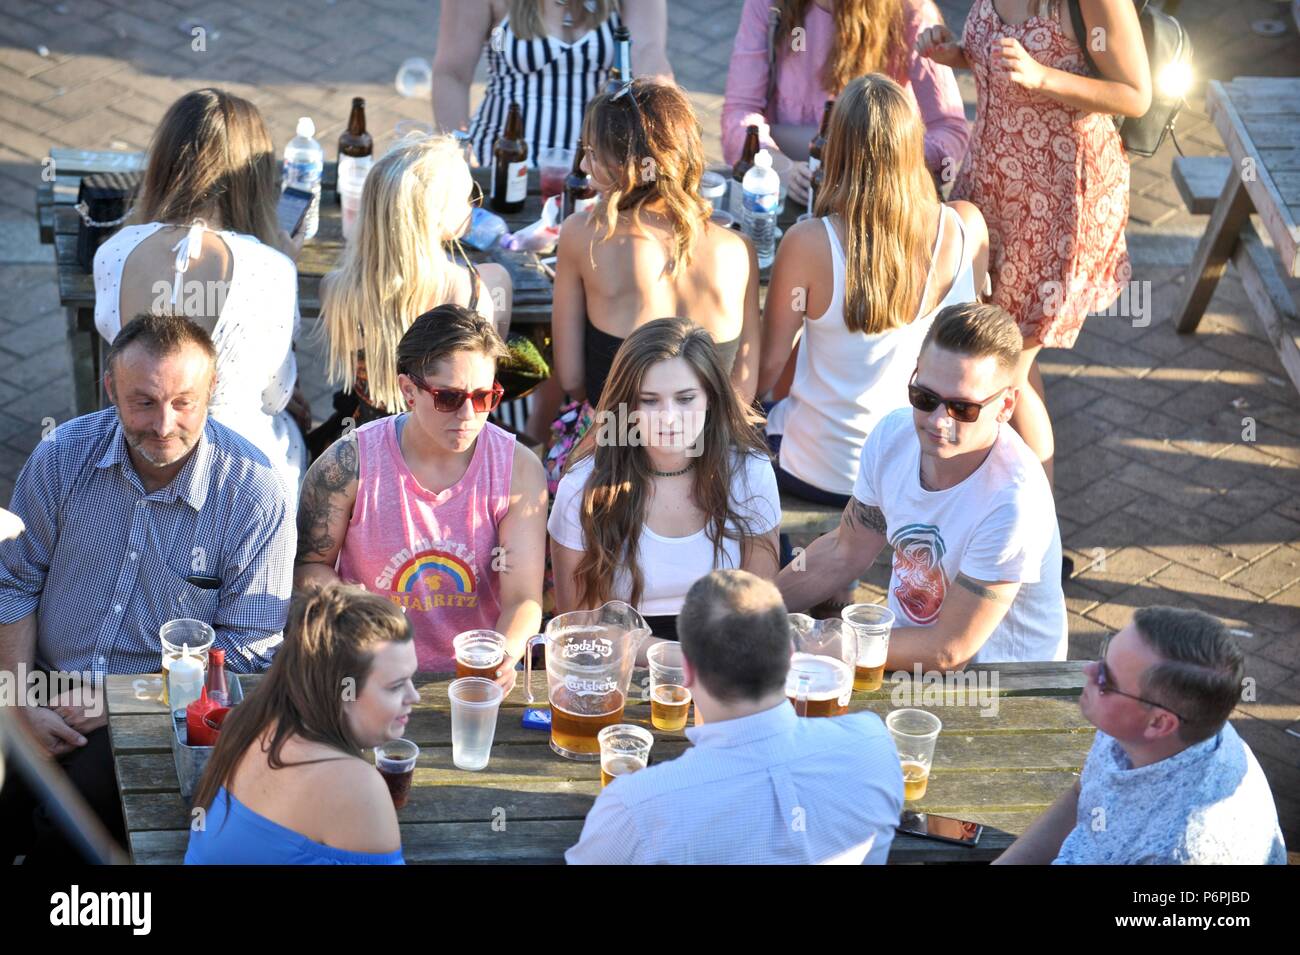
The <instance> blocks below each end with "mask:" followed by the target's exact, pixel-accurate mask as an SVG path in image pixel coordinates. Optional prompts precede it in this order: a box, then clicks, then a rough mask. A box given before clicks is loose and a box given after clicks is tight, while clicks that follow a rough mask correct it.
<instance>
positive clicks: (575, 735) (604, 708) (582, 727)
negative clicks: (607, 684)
mask: <svg viewBox="0 0 1300 955" xmlns="http://www.w3.org/2000/svg"><path fill="white" fill-rule="evenodd" d="M580 693H581V691H580V690H574V689H570V688H561V689H556V690H554V691H552V693H551V745H552V746H553V747H559V749H560V751H561V752H564V753H570V754H574V755H575V756H577V757H578V758H580V759H582V758H585V759H591V760H594V759H597V758H599V756H600V742H599V739H598V737H599V735H600V731H601V730H603V729H605V728H606V727H607V726H613V725H614V724H616V723H621V722H623V706H624V704H625V702H626V698H625V697H624V696H623V694H622V693H621V692H619V691H618V690H617V689H607V690H606V691H605V692H603V693H601V692H595V693H588V694H586V695H580Z"/></svg>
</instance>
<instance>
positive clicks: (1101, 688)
mask: <svg viewBox="0 0 1300 955" xmlns="http://www.w3.org/2000/svg"><path fill="white" fill-rule="evenodd" d="M1109 646H1110V637H1107V638H1106V639H1105V640H1103V641H1102V642H1101V658H1100V659H1099V660H1098V661H1097V679H1096V683H1097V692H1098V693H1101V694H1106V693H1114V694H1115V695H1116V696H1123V697H1127V698H1128V699H1130V700H1137V702H1139V703H1145V704H1146V705H1147V706H1154V707H1156V708H1158V709H1161V710H1164V711H1166V712H1168V713H1173V714H1174V716H1176V717H1178V718H1179V719H1180V720H1182V721H1183V722H1184V723H1190V722H1192V721H1191V720H1189V719H1188V718H1187V717H1185V716H1183V714H1181V713H1179V712H1178V711H1177V710H1171V709H1169V707H1167V706H1165V705H1164V704H1163V703H1157V702H1156V701H1155V700H1148V699H1145V698H1144V697H1141V696H1134V695H1133V694H1132V693H1125V692H1124V691H1123V690H1117V689H1116V688H1115V683H1114V681H1113V680H1111V678H1110V671H1109V670H1107V669H1106V648H1107V647H1109Z"/></svg>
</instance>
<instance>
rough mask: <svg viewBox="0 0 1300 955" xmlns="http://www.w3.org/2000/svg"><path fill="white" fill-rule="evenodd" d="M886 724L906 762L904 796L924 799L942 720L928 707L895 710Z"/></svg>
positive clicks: (904, 764)
mask: <svg viewBox="0 0 1300 955" xmlns="http://www.w3.org/2000/svg"><path fill="white" fill-rule="evenodd" d="M885 728H886V729H888V730H889V735H890V736H891V737H893V739H894V746H895V747H897V749H898V758H899V760H900V761H901V762H902V764H903V798H904V799H906V800H908V801H914V800H917V799H921V798H922V797H923V796H925V789H926V786H927V785H928V784H929V781H930V766H931V764H932V763H933V762H934V744H935V741H936V740H937V739H938V738H939V730H941V729H943V723H942V722H940V720H939V717H937V716H935V715H934V714H933V713H929V712H927V711H926V710H894V711H893V712H892V713H890V714H889V715H888V716H886V717H885Z"/></svg>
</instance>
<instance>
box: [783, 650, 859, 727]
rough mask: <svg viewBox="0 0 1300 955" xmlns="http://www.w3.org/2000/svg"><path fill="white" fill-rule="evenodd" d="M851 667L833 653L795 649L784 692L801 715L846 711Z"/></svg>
mask: <svg viewBox="0 0 1300 955" xmlns="http://www.w3.org/2000/svg"><path fill="white" fill-rule="evenodd" d="M852 683H853V669H852V668H851V667H850V666H849V665H848V664H847V663H845V662H844V661H842V660H837V659H836V658H835V657H829V656H823V655H821V654H816V653H795V654H794V655H793V656H792V657H791V658H790V672H789V674H788V675H787V676H786V681H785V695H786V696H787V697H788V698H789V700H790V703H791V705H792V706H793V707H794V709H795V712H796V713H798V714H799V715H800V716H843V715H844V714H845V713H847V712H848V711H849V694H850V692H851V684H852Z"/></svg>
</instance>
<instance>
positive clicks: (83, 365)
mask: <svg viewBox="0 0 1300 955" xmlns="http://www.w3.org/2000/svg"><path fill="white" fill-rule="evenodd" d="M67 313H68V357H69V358H70V359H71V362H72V402H73V409H74V410H75V411H76V413H77V415H78V416H80V415H83V414H90V413H91V412H92V411H98V410H99V406H100V377H101V376H100V349H99V334H98V333H97V332H96V331H95V310H94V309H93V308H69V309H67ZM87 329H89V331H88V330H87Z"/></svg>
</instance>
